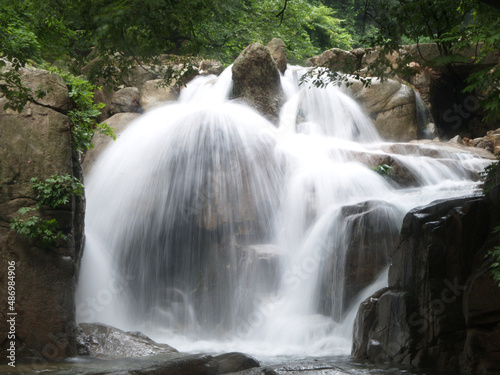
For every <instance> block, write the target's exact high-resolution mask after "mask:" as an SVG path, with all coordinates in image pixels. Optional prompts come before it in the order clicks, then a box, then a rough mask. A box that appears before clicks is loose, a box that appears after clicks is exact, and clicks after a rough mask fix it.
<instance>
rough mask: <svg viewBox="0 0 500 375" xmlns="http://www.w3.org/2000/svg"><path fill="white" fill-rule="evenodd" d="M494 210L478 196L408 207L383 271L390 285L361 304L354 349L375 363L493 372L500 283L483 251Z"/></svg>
mask: <svg viewBox="0 0 500 375" xmlns="http://www.w3.org/2000/svg"><path fill="white" fill-rule="evenodd" d="M496 210H497V207H496V206H495V204H492V203H491V202H488V201H486V200H485V199H483V198H481V197H465V198H457V199H454V200H449V201H440V202H435V203H433V204H431V205H429V206H426V207H423V208H417V209H414V210H412V211H410V212H409V213H408V214H407V215H406V217H405V219H404V221H403V227H402V229H401V236H400V240H399V241H400V243H399V246H398V247H397V248H396V250H395V252H394V255H393V258H392V265H391V268H390V272H389V288H388V289H386V290H382V291H380V292H378V293H376V295H374V296H372V297H371V298H370V299H369V300H367V301H366V302H365V303H363V304H362V307H361V308H360V310H359V311H358V317H357V321H356V327H355V335H354V343H353V354H354V355H355V356H356V357H357V358H368V359H369V360H370V361H372V362H375V363H379V364H380V363H387V362H389V363H400V364H406V365H412V366H417V367H432V368H437V369H440V370H442V371H446V372H453V373H457V374H475V373H481V374H496V373H498V371H499V369H500V358H499V357H498V348H499V347H500V339H499V337H500V336H499V335H498V332H499V329H500V328H499V327H500V302H499V301H500V288H498V287H497V286H496V285H495V284H494V283H493V281H492V279H491V277H490V275H489V272H488V268H489V265H490V264H491V261H490V260H489V259H487V258H485V255H486V253H487V252H488V250H490V249H491V248H492V247H493V246H494V244H495V243H497V241H498V236H497V235H491V234H490V233H491V229H492V225H493V219H492V217H493V216H494V215H495V212H496Z"/></svg>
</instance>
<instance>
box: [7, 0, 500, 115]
mask: <svg viewBox="0 0 500 375" xmlns="http://www.w3.org/2000/svg"><path fill="white" fill-rule="evenodd" d="M486 3H490V4H493V5H494V6H496V7H498V5H496V3H495V2H493V1H486V0H484V1H480V0H461V1H456V0H432V1H431V0H389V1H385V0H190V1H182V0H77V1H70V0H0V53H1V55H3V56H4V57H6V58H8V59H9V60H10V61H12V62H13V64H14V68H15V70H16V69H19V68H20V67H22V66H24V65H26V64H28V63H30V64H32V63H41V62H48V63H50V64H54V63H57V64H58V65H59V66H63V67H64V68H65V69H68V70H70V71H71V73H73V74H76V75H79V74H81V72H82V70H83V69H84V67H85V72H86V76H87V78H88V79H90V81H91V82H92V83H96V82H103V81H102V79H105V80H107V82H111V83H115V84H116V83H119V82H120V80H119V78H120V75H123V74H127V70H128V69H129V68H130V66H131V65H132V64H137V63H140V64H143V65H147V64H149V63H151V62H154V61H155V60H156V59H158V58H159V56H161V57H162V59H163V61H164V60H165V59H172V60H174V59H178V58H179V56H181V57H182V59H188V58H189V57H192V58H195V57H197V56H203V57H208V58H217V59H219V60H221V61H222V62H223V63H225V64H228V63H230V62H232V61H233V60H234V59H235V57H236V56H237V55H238V54H239V53H240V52H241V50H242V49H243V48H244V47H246V46H247V45H248V44H249V43H251V42H255V41H257V42H262V43H267V42H268V41H269V40H270V39H271V38H273V37H279V38H281V39H282V40H283V41H284V42H285V44H286V46H287V51H288V58H289V60H290V61H292V62H295V63H298V62H301V61H303V60H304V59H305V58H307V57H310V56H313V55H315V54H318V53H319V52H321V51H322V50H325V49H328V48H332V47H338V48H343V49H349V48H351V47H359V46H365V47H366V46H381V47H382V48H383V50H384V51H386V52H390V51H393V50H397V49H398V47H399V45H400V44H404V43H417V42H435V43H437V44H438V46H439V49H440V51H441V58H442V61H445V62H446V63H447V64H449V65H450V66H452V65H453V64H454V63H456V62H457V61H458V60H459V59H460V57H459V55H458V54H457V52H458V51H459V50H460V49H461V48H465V47H468V46H470V45H471V44H475V43H477V42H484V47H482V48H479V49H478V52H479V53H478V56H477V58H476V63H480V62H481V60H482V59H484V57H485V56H486V54H487V53H488V52H491V51H492V50H498V49H499V47H500V32H499V30H500V28H499V26H500V17H499V15H500V12H499V11H498V9H495V8H494V7H492V6H490V5H487V4H486ZM90 63H91V64H90ZM380 63H381V66H382V68H381V69H379V71H378V73H380V74H383V73H384V71H385V69H384V67H383V66H384V63H386V62H385V61H383V59H382V61H380ZM3 64H4V62H2V61H1V60H0V67H1V66H2V65H3ZM401 66H403V67H404V66H405V65H404V64H401ZM171 73H172V72H171V71H170V72H169V71H165V72H162V74H166V75H169V74H171ZM499 75H500V73H499V71H498V69H494V70H490V68H488V70H480V71H478V72H477V73H476V74H475V75H473V76H471V77H470V82H469V83H470V87H469V90H471V91H472V90H476V89H480V90H482V91H484V92H485V95H486V96H487V98H486V99H487V101H486V105H487V110H488V111H489V114H490V119H496V118H499V116H500V115H499V114H500V106H499V105H498V94H499V92H498V90H496V89H495V88H496V87H498V81H499V79H500V77H499ZM0 78H2V81H0V89H1V90H2V92H4V94H5V95H7V97H8V99H10V101H11V106H12V107H13V108H15V109H19V108H22V104H23V103H24V102H25V101H26V100H33V99H36V96H37V95H42V94H43V93H29V92H26V91H23V90H22V88H21V85H20V82H19V80H18V77H17V76H16V75H15V73H12V72H11V73H6V72H5V71H4V72H3V73H1V75H0ZM492 88H493V89H492Z"/></svg>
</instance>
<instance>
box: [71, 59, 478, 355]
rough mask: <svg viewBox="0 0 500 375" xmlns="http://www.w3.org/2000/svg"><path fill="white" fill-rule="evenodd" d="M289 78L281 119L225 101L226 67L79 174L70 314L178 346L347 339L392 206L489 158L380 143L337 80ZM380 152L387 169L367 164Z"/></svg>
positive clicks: (274, 347)
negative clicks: (317, 84) (82, 202)
mask: <svg viewBox="0 0 500 375" xmlns="http://www.w3.org/2000/svg"><path fill="white" fill-rule="evenodd" d="M297 74H298V73H297V70H295V71H293V69H291V70H289V72H288V73H287V75H286V76H285V77H283V86H284V88H285V92H286V95H287V98H288V102H287V103H286V104H285V106H284V107H283V110H282V113H281V116H280V126H279V128H275V127H274V126H273V125H272V124H270V123H269V122H268V121H267V120H265V119H264V118H263V117H262V116H260V115H259V114H257V113H256V112H255V111H253V110H252V109H250V108H248V107H246V106H245V105H243V104H239V103H233V102H231V101H229V100H228V96H229V92H230V89H231V74H230V70H229V69H228V70H226V71H225V72H224V73H223V74H222V75H221V76H220V77H218V78H217V77H214V76H209V77H200V78H197V79H195V80H194V81H193V82H192V83H190V84H189V85H188V87H187V88H186V89H185V90H184V91H183V93H182V95H181V99H180V101H179V103H177V104H171V105H167V106H164V107H162V108H159V109H156V110H153V111H151V112H149V113H147V114H145V115H143V116H142V117H141V118H140V119H138V120H136V121H135V122H133V123H132V124H131V125H130V126H129V127H128V129H127V130H126V131H125V132H124V133H123V134H122V135H121V136H120V138H119V139H118V141H116V142H115V143H114V144H113V145H112V146H111V147H109V148H108V149H107V150H106V151H105V152H104V153H103V154H102V156H101V157H100V159H99V160H98V162H97V163H96V165H95V166H94V167H93V169H92V172H91V173H90V175H89V176H87V177H86V182H87V184H86V185H87V216H86V228H87V245H86V248H85V254H84V258H83V260H82V273H81V275H80V281H79V287H78V291H77V300H78V305H77V316H78V319H79V320H80V321H86V322H93V321H99V322H103V323H107V324H110V325H114V326H117V327H119V328H122V329H126V330H140V331H143V332H145V333H146V334H148V335H150V336H151V337H153V338H154V339H156V340H158V341H162V342H167V343H169V344H171V345H173V346H174V347H177V348H178V349H180V350H184V351H234V350H238V351H244V352H247V353H251V354H255V355H262V356H264V355H266V356H269V355H282V354H287V355H318V356H319V355H327V354H328V355H333V354H345V353H348V352H349V351H350V344H351V334H352V322H353V319H354V315H355V311H356V307H357V305H358V304H359V302H360V301H361V298H366V297H367V296H368V295H369V293H371V292H373V291H375V290H376V289H378V288H380V287H382V286H384V284H385V283H386V280H387V277H386V276H385V277H384V276H382V277H380V276H379V274H380V273H381V272H383V270H386V269H387V267H386V266H387V264H388V262H389V256H390V252H391V251H392V250H393V248H394V246H395V241H396V239H397V235H398V231H399V229H400V225H401V222H402V218H403V216H404V214H405V212H407V211H408V210H409V209H411V208H413V207H415V206H418V205H422V204H427V203H429V202H431V201H433V200H436V199H441V198H451V197H454V196H460V195H465V194H470V193H472V192H473V191H474V190H475V189H476V188H477V183H476V182H474V178H473V177H474V175H475V174H476V173H477V172H478V171H480V170H482V169H483V168H484V166H485V165H486V164H487V162H485V161H482V160H481V159H479V158H477V157H474V156H473V155H472V154H469V153H465V152H462V153H453V152H447V151H439V150H437V149H435V148H434V146H430V145H428V146H416V145H411V144H403V145H397V144H389V143H384V142H382V140H381V139H380V138H379V136H378V134H377V132H376V130H375V128H374V127H373V125H372V123H371V121H370V120H369V118H368V117H367V116H366V115H365V114H364V113H363V111H362V110H361V109H360V108H359V107H358V105H357V104H356V103H355V102H354V101H353V100H352V99H351V98H349V97H348V96H346V95H345V94H343V93H342V92H341V90H340V89H338V88H334V87H328V88H327V89H317V88H307V87H303V88H299V87H298V85H297V84H296V76H297ZM294 76H295V77H294ZM426 155H432V157H430V156H426ZM386 160H390V161H392V162H393V163H394V165H396V166H397V168H396V169H398V171H399V173H400V176H399V180H398V178H397V176H392V177H393V178H390V177H388V176H384V175H383V174H380V173H377V172H376V171H374V169H373V166H374V165H375V166H376V165H377V164H378V162H377V161H386ZM401 175H402V176H406V177H401ZM382 275H383V274H382ZM377 277H378V278H377ZM370 285H371V286H370ZM366 288H368V292H367V291H366V290H367V289H366ZM370 288H371V289H370ZM363 290H364V292H363ZM367 293H368V294H367Z"/></svg>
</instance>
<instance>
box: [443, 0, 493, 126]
mask: <svg viewBox="0 0 500 375" xmlns="http://www.w3.org/2000/svg"><path fill="white" fill-rule="evenodd" d="M464 2H465V1H464ZM473 15H474V18H473V20H472V22H470V23H469V24H468V25H467V26H466V27H458V28H454V29H452V30H450V32H449V33H447V34H446V35H445V37H443V39H445V40H454V41H455V44H454V47H453V50H454V51H456V52H457V53H459V52H460V51H463V50H466V49H468V48H470V46H476V51H477V54H476V55H475V56H473V57H472V58H473V63H475V64H478V65H479V64H482V63H484V62H485V60H487V59H488V56H489V55H490V54H492V53H496V52H497V51H498V50H499V49H500V11H498V10H494V9H492V8H491V7H489V6H486V5H479V4H478V5H477V6H476V7H475V9H474V13H473ZM467 83H468V86H467V87H466V88H465V90H464V91H465V92H471V93H477V94H479V96H480V97H482V106H483V109H484V110H485V112H486V117H485V118H484V119H483V120H484V121H491V122H493V121H498V120H500V65H499V64H497V65H496V66H494V67H491V66H489V67H486V68H482V69H479V70H478V71H477V72H475V73H473V74H471V75H470V76H469V77H468V78H467Z"/></svg>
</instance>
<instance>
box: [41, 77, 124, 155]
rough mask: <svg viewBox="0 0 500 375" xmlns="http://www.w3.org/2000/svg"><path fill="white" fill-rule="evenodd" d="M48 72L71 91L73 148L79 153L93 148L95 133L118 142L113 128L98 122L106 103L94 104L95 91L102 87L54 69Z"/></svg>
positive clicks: (70, 114) (70, 111)
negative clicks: (59, 77) (62, 81)
mask: <svg viewBox="0 0 500 375" xmlns="http://www.w3.org/2000/svg"><path fill="white" fill-rule="evenodd" d="M48 70H49V71H51V72H54V73H57V74H59V75H60V76H61V77H62V79H63V80H64V83H65V84H66V86H67V87H68V90H69V97H70V100H71V104H70V110H69V111H68V117H69V118H70V120H71V125H72V127H71V135H72V138H73V148H74V149H75V150H79V151H85V150H88V149H90V148H93V147H94V145H93V144H92V136H93V135H94V133H95V132H99V133H101V134H104V135H107V136H110V137H112V138H113V140H116V135H115V133H114V130H113V128H111V127H110V126H109V125H108V124H106V123H98V121H97V118H98V117H99V116H100V114H101V109H103V108H104V107H105V104H104V103H97V104H96V103H94V90H98V89H100V87H99V86H96V85H93V84H91V83H90V82H89V81H87V80H85V79H83V78H80V77H75V76H74V75H73V74H71V73H68V72H65V71H62V70H60V69H57V68H54V67H49V68H48Z"/></svg>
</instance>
